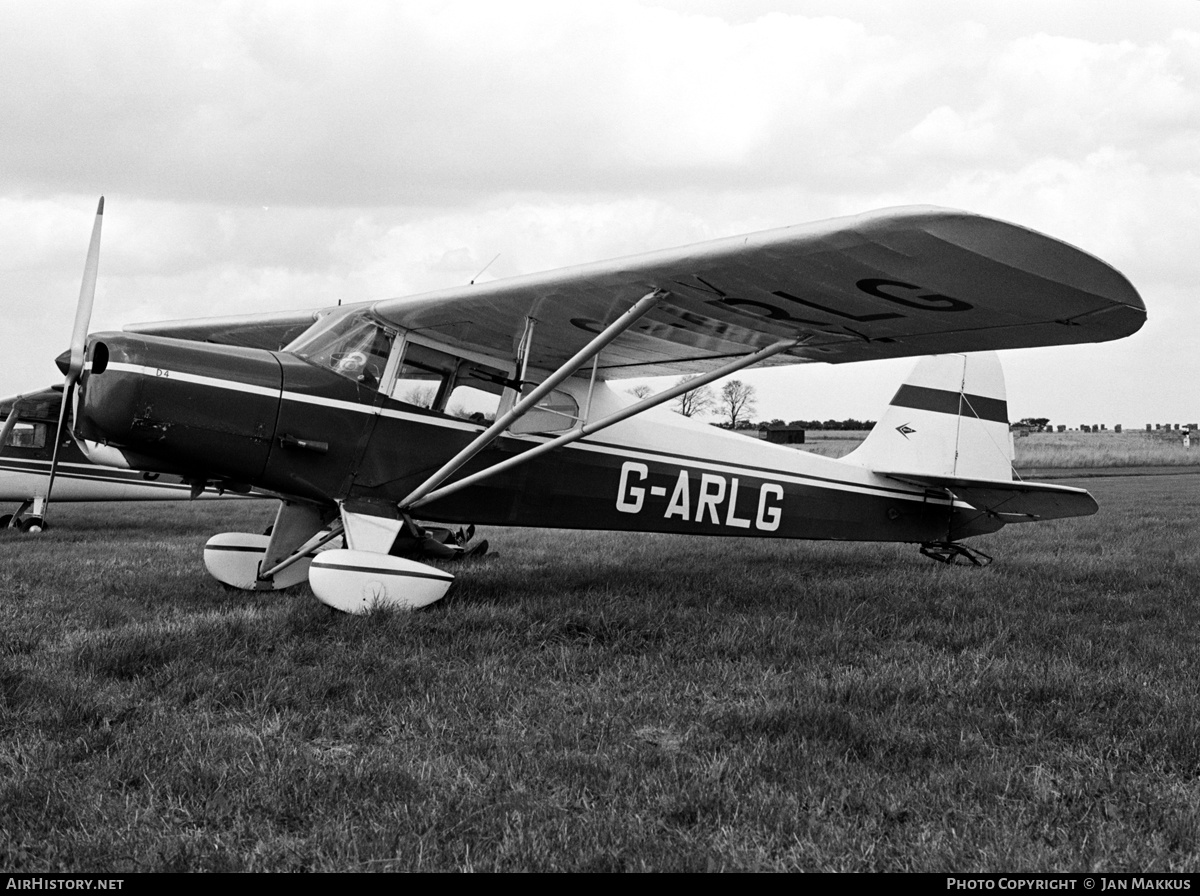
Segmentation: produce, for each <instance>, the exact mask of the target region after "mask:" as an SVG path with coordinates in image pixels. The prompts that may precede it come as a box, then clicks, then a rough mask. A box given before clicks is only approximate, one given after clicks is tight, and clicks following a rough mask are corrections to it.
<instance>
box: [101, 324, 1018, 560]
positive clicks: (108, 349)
mask: <svg viewBox="0 0 1200 896" xmlns="http://www.w3.org/2000/svg"><path fill="white" fill-rule="evenodd" d="M89 356H90V358H91V368H90V370H89V371H88V372H86V373H85V375H84V377H83V379H82V381H81V397H80V404H79V414H78V418H77V430H78V431H79V433H80V434H81V435H82V436H83V437H84V438H85V439H88V440H91V441H93V442H95V443H100V444H103V445H106V446H108V449H109V450H112V449H116V450H117V451H118V452H120V453H121V455H122V456H123V457H124V458H125V459H126V461H127V462H128V464H129V465H130V466H131V467H133V468H136V469H141V470H150V471H157V472H160V473H171V474H175V475H180V476H183V477H185V478H190V479H203V480H204V481H216V482H226V483H231V484H235V485H237V486H238V487H244V486H253V487H256V488H260V489H264V490H267V491H271V492H275V493H278V494H281V495H285V496H289V497H291V498H293V499H297V500H301V501H308V502H312V503H315V504H321V505H330V504H333V503H335V502H339V503H340V502H347V503H348V504H353V505H357V506H369V505H371V504H377V505H380V506H385V505H390V506H391V507H393V508H394V507H395V505H396V503H397V502H400V501H402V500H403V499H404V498H405V496H406V495H409V494H410V493H411V492H412V490H413V489H414V488H416V487H417V486H418V485H420V484H421V483H422V482H423V481H424V480H425V479H426V478H427V477H428V476H429V475H430V474H431V473H432V472H433V471H435V470H436V469H438V467H440V466H441V465H442V464H443V463H444V462H445V461H446V460H447V459H448V458H450V457H452V456H453V455H454V454H456V453H457V452H458V451H460V450H461V449H462V448H464V447H465V446H467V445H468V444H469V443H470V442H471V441H472V440H473V439H475V438H476V437H477V436H478V435H479V434H480V433H481V432H483V430H484V429H485V427H486V425H487V424H486V423H485V422H480V421H479V420H472V419H468V418H466V417H464V416H456V415H454V414H451V413H447V412H445V411H444V410H441V411H439V410H434V409H431V408H425V407H421V406H419V405H417V404H414V403H413V402H411V401H405V400H402V398H400V397H395V393H394V392H393V393H392V394H388V393H386V392H383V391H379V390H378V389H377V388H375V383H374V382H372V380H373V379H374V378H373V377H364V378H361V379H353V378H350V377H347V376H346V375H344V374H342V373H338V372H335V371H334V370H331V369H330V368H329V367H328V366H324V365H321V364H317V363H313V362H312V361H311V360H308V359H305V358H303V357H300V356H298V355H296V354H294V353H292V352H287V351H276V352H271V351H265V350H259V349H248V348H240V347H230V346H216V345H208V344H201V343H194V342H188V341H183V340H174V339H166V338H158V337H149V336H139V335H132V334H124V333H122V334H99V335H97V336H94V337H93V338H92V341H91V346H90V349H89ZM562 391H563V393H565V395H566V396H567V398H566V399H565V400H567V401H573V402H574V403H575V405H576V406H577V407H579V408H584V409H585V411H583V412H582V414H583V415H585V416H586V419H587V420H595V419H598V418H602V417H604V416H605V415H607V414H609V413H611V412H612V411H614V410H616V409H618V408H619V407H621V406H624V405H625V404H627V403H628V400H627V399H626V398H624V397H623V396H621V395H619V394H618V393H616V392H615V391H613V390H612V389H610V388H609V387H608V386H607V385H606V384H604V383H602V382H597V383H595V384H592V383H590V382H589V380H588V379H587V378H583V377H579V378H574V379H571V380H568V381H567V383H565V384H564V385H563V387H562ZM554 434H556V433H555V432H554V431H553V430H546V431H541V432H537V431H535V432H523V433H520V434H509V435H505V436H502V437H500V438H499V439H497V440H496V441H495V442H493V443H492V444H491V445H490V446H489V447H487V448H485V449H484V450H483V451H481V452H480V453H479V454H477V455H476V456H475V457H474V458H473V459H472V460H471V461H469V462H468V463H467V465H466V466H465V467H464V468H463V469H462V471H461V472H460V473H459V474H458V476H465V475H468V474H470V473H473V472H476V471H479V470H483V469H486V468H488V467H490V466H492V465H493V464H495V463H497V462H499V461H502V460H505V459H508V458H510V457H513V456H514V455H517V454H520V453H521V452H523V451H526V450H528V449H529V448H531V447H533V446H535V445H538V444H540V443H542V442H545V441H547V440H549V439H550V438H551V437H552V436H553V435H554ZM420 515H421V517H422V518H423V519H428V520H435V521H444V522H464V523H465V522H473V523H477V524H488V525H499V526H538V527H554V528H581V529H614V530H632V531H645V532H678V533H690V534H699V535H726V536H757V537H772V538H805V539H844V540H856V541H896V542H926V541H938V540H953V539H958V538H962V537H966V536H969V535H975V534H981V533H983V532H990V531H994V530H995V529H997V528H999V527H1000V525H1001V524H1000V523H997V522H994V521H993V520H991V519H989V518H987V517H985V516H982V515H980V514H978V513H977V512H974V511H971V509H970V508H968V507H966V506H964V505H961V504H956V503H955V502H954V501H953V500H952V499H951V498H950V497H949V496H948V495H947V494H946V493H945V492H942V491H935V490H926V489H923V488H921V487H919V486H914V485H910V484H906V483H903V482H899V481H896V480H893V479H889V478H888V477H886V476H881V475H878V474H876V473H874V472H872V471H870V470H867V469H864V468H862V467H859V466H856V465H854V464H853V463H846V462H843V461H838V460H831V459H827V458H823V457H819V456H816V455H812V454H807V453H805V452H803V451H798V450H796V449H793V448H788V447H784V446H778V445H773V444H769V443H765V442H761V441H759V440H757V439H754V438H751V437H748V436H745V435H742V434H739V433H735V432H728V431H726V430H722V429H719V428H717V427H713V426H709V425H706V424H703V423H700V422H697V421H693V420H691V419H688V418H685V417H682V416H680V415H678V414H674V413H672V412H670V411H667V410H664V409H661V408H660V409H656V410H652V411H648V412H646V413H643V414H639V415H638V416H635V417H633V418H631V419H629V420H625V421H623V422H621V423H618V424H616V425H613V426H612V427H610V428H608V429H605V430H603V431H602V432H600V433H597V434H595V435H592V436H588V437H586V438H583V439H580V440H578V441H576V442H574V443H572V444H571V445H569V446H567V447H564V448H560V449H556V450H554V451H550V452H548V453H546V454H543V455H541V456H540V457H537V458H536V459H534V460H531V461H529V462H528V463H525V464H522V465H519V466H516V467H514V468H512V469H510V470H506V471H504V472H501V473H498V474H496V475H494V476H492V477H491V478H487V479H484V480H483V481H481V482H479V483H478V484H475V485H471V486H468V487H466V488H464V489H462V490H461V491H458V492H456V493H454V494H451V495H448V496H446V497H443V498H439V499H437V500H434V501H432V502H431V503H429V504H427V505H425V506H423V507H421V510H420Z"/></svg>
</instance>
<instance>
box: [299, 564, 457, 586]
mask: <svg viewBox="0 0 1200 896" xmlns="http://www.w3.org/2000/svg"><path fill="white" fill-rule="evenodd" d="M309 569H328V570H330V571H339V572H369V573H374V574H375V575H380V576H401V577H402V578H406V579H437V580H438V581H439V582H453V581H454V576H447V575H434V574H433V573H427V572H409V571H408V570H404V569H382V568H380V567H378V566H343V565H342V564H340V563H321V562H320V561H319V560H316V561H313V564H312V566H310V567H309Z"/></svg>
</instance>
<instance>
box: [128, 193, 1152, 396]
mask: <svg viewBox="0 0 1200 896" xmlns="http://www.w3.org/2000/svg"><path fill="white" fill-rule="evenodd" d="M655 290H665V291H666V292H667V293H668V295H667V296H666V297H665V298H664V299H663V300H661V301H660V302H659V303H658V304H657V305H656V306H655V308H654V309H653V310H652V311H651V312H650V313H649V314H647V315H646V316H645V317H643V318H642V319H641V320H640V321H639V322H638V323H637V324H636V325H635V326H634V327H633V328H632V329H631V330H629V331H627V332H625V333H624V334H622V335H621V336H620V337H618V338H617V340H616V341H614V342H613V343H612V344H611V345H610V346H609V347H607V348H606V349H605V350H604V352H603V353H602V354H601V357H600V366H601V368H602V371H603V375H604V376H606V377H607V378H617V377H622V376H651V375H661V374H671V375H676V374H680V373H695V372H701V371H704V370H708V369H711V368H712V367H714V366H716V365H717V364H718V363H719V362H720V361H721V360H722V359H725V358H728V357H730V356H734V355H743V354H746V353H748V352H751V351H755V350H757V349H760V348H763V347H765V346H767V345H770V344H772V343H774V342H777V341H779V340H781V339H793V338H798V339H800V340H801V342H800V344H799V345H798V346H797V347H796V348H795V349H792V350H790V351H789V352H786V353H784V354H781V355H777V356H776V357H775V358H774V359H772V360H771V361H769V362H767V363H774V364H780V363H796V362H802V361H826V362H832V363H841V362H847V361H863V360H870V359H876V358H897V357H905V356H917V355H929V354H939V353H945V352H969V351H982V350H992V349H1004V348H1024V347H1029V346H1038V345H1059V344H1067V343H1082V342H1102V341H1105V340H1109V339H1117V338H1120V337H1122V336H1127V335H1129V334H1130V333H1133V332H1135V331H1136V330H1137V329H1138V328H1139V327H1141V325H1142V324H1143V323H1144V321H1145V319H1146V309H1145V305H1144V304H1143V303H1142V300H1141V298H1140V297H1139V296H1138V294H1137V291H1136V290H1135V289H1134V288H1133V286H1132V285H1131V284H1130V283H1129V281H1128V280H1126V279H1125V277H1123V276H1122V275H1121V274H1120V273H1118V272H1117V271H1116V270H1114V269H1113V268H1112V267H1110V266H1109V265H1107V264H1105V263H1104V262H1102V261H1100V260H1099V259H1097V258H1095V257H1093V256H1091V255H1089V254H1087V253H1086V252H1083V251H1081V250H1079V249H1076V248H1074V247H1072V246H1069V245H1067V244H1065V243H1062V242H1060V241H1058V240H1055V239H1053V238H1051V237H1047V236H1044V235H1042V234H1039V233H1035V232H1033V231H1031V230H1027V229H1025V228H1023V227H1018V226H1016V225H1013V224H1007V223H1005V222H1002V221H997V220H994V219H991V218H985V217H981V216H979V215H973V214H969V213H967V212H959V211H952V210H947V209H938V208H930V207H914V208H899V209H890V210H884V211H878V212H870V213H867V214H864V215H858V216H855V217H850V218H839V219H835V220H832V221H824V222H820V223H817V224H807V225H800V226H796V227H789V228H784V229H780V230H770V231H764V232H762V233H756V234H750V235H747V236H739V237H732V238H728V239H722V240H715V241H712V242H707V243H699V244H695V245H691V246H685V247H683V248H679V249H668V250H664V251H660V252H653V253H650V254H646V255H639V256H634V257H631V258H622V259H617V260H614V261H606V262H599V263H596V264H589V265H583V266H580V267H574V268H565V269H562V270H557V271H550V272H548V273H542V274H532V275H528V276H522V277H514V278H510V279H506V280H498V281H494V282H491V283H485V284H475V285H470V286H464V287H458V288H454V289H447V290H442V291H439V292H435V293H428V294H425V295H420V296H412V297H408V298H399V299H388V300H385V301H380V302H375V303H373V304H372V305H370V306H369V307H370V308H371V310H372V312H373V313H374V314H375V315H376V316H377V317H379V318H380V319H382V320H384V321H387V322H389V323H391V324H392V325H394V326H396V327H398V328H400V329H402V330H406V331H419V332H420V333H422V334H424V335H426V336H428V337H431V338H433V339H434V340H436V341H437V342H440V343H443V344H444V345H446V346H447V347H449V348H458V349H462V350H466V351H474V352H478V353H483V354H486V355H490V356H493V357H500V358H510V357H511V356H512V354H513V348H514V343H515V341H516V340H517V339H518V338H519V337H520V336H521V334H522V332H523V331H524V328H525V321H526V318H529V317H532V318H534V319H535V320H536V321H537V323H536V326H535V330H534V348H533V351H532V352H531V365H532V366H534V367H538V368H542V369H554V368H556V367H557V366H558V365H559V364H561V363H562V362H563V361H565V360H566V359H568V358H570V357H571V356H572V355H573V354H574V353H575V352H577V351H578V350H579V349H580V348H582V347H583V346H584V345H585V344H586V343H587V342H588V340H590V339H591V338H592V336H593V335H594V334H595V333H596V332H598V331H599V330H600V329H601V328H602V327H603V326H605V325H606V324H608V323H609V322H610V321H612V320H613V319H615V318H616V317H617V316H618V315H620V314H621V313H622V312H623V311H625V310H626V309H627V308H629V307H630V306H631V305H632V304H633V303H634V302H636V301H637V300H638V299H639V298H641V297H642V296H643V295H645V294H647V293H649V292H652V291H655ZM318 314H319V312H313V311H303V312H284V313H280V314H264V315H253V316H246V317H229V318H212V319H208V320H196V321H184V322H175V323H166V324H135V325H132V326H128V327H126V328H125V329H126V330H130V331H133V332H138V333H147V334H152V335H160V336H176V337H180V338H189V339H203V340H207V341H213V342H224V343H228V344H235V345H253V346H258V347H263V348H271V349H276V348H279V347H281V346H282V345H284V344H286V343H287V342H289V341H290V340H291V339H292V338H294V336H296V335H298V334H299V333H300V332H301V331H302V330H303V329H304V328H305V327H307V326H308V325H309V324H311V323H312V322H313V321H314V320H315V319H316V318H317V316H318Z"/></svg>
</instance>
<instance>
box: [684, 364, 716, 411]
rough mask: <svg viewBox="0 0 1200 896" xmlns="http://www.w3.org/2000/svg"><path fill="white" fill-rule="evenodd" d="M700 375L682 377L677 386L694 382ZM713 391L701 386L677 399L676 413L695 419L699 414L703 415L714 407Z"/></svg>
mask: <svg viewBox="0 0 1200 896" xmlns="http://www.w3.org/2000/svg"><path fill="white" fill-rule="evenodd" d="M697 376H699V374H694V375H692V376H685V377H682V378H681V379H680V380H679V382H678V383H676V385H677V386H682V385H683V384H684V383H686V382H688V381H689V380H694V379H695V378H696V377H697ZM714 400H715V399H714V397H713V390H712V389H711V388H710V387H709V386H700V387H699V388H696V389H693V390H692V391H691V392H684V393H683V394H682V395H679V396H677V397H676V399H675V411H676V413H679V414H683V416H685V417H694V416H696V415H697V414H703V413H704V412H705V411H707V410H708V409H709V408H711V407H712V406H713V401H714Z"/></svg>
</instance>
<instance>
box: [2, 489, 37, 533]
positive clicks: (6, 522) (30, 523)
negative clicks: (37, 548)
mask: <svg viewBox="0 0 1200 896" xmlns="http://www.w3.org/2000/svg"><path fill="white" fill-rule="evenodd" d="M45 507H46V499H45V498H44V497H36V498H30V499H29V500H28V501H23V502H22V503H21V506H20V507H18V508H17V512H16V513H13V514H7V513H6V514H4V515H3V516H0V529H20V530H21V531H22V532H35V533H36V532H41V531H43V530H45V529H46V528H47V527H46V524H45V522H43V521H42V514H43V512H44V509H45ZM27 512H28V513H29V516H26V515H25V514H26V513H27Z"/></svg>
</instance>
